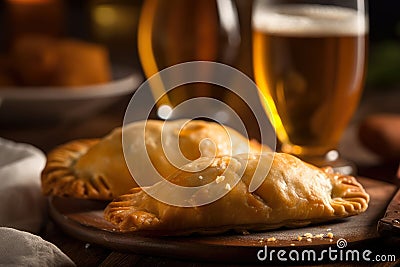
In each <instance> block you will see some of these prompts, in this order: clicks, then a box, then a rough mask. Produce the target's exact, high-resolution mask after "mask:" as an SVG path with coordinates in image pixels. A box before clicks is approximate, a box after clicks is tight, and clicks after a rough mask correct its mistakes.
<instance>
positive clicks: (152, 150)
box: [42, 120, 268, 200]
mask: <svg viewBox="0 0 400 267" xmlns="http://www.w3.org/2000/svg"><path fill="white" fill-rule="evenodd" d="M163 123H164V122H162V121H155V120H148V121H140V122H135V123H132V124H130V125H127V126H125V127H124V131H125V132H124V134H125V138H127V140H128V141H129V142H132V144H133V143H135V142H138V143H145V149H146V151H145V152H146V153H147V154H148V157H149V158H150V160H151V163H152V164H153V166H154V168H155V169H156V170H157V171H158V172H159V174H160V175H161V176H162V177H167V176H169V175H170V174H171V173H173V172H175V171H176V170H177V168H176V167H175V166H174V165H172V164H171V163H170V161H169V159H167V157H166V156H165V154H164V149H169V150H170V151H173V152H176V151H177V149H176V150H174V148H173V147H170V145H169V144H164V143H163V142H162V140H161V133H162V132H163V131H164V134H165V136H166V137H167V138H169V139H172V138H175V137H178V138H179V148H180V149H181V152H182V154H183V155H184V156H185V157H186V158H187V159H189V160H195V159H197V158H199V157H200V156H202V155H203V154H204V155H205V156H212V155H214V153H215V154H216V155H228V154H231V153H232V154H238V153H243V152H244V151H246V150H250V151H253V152H255V151H261V149H268V148H266V147H263V146H261V145H260V144H259V143H258V142H255V141H249V140H248V139H247V138H245V137H243V136H242V135H241V134H239V133H238V132H236V131H235V130H233V129H231V128H229V127H226V128H224V127H223V126H221V125H219V124H217V123H212V122H205V121H200V120H195V121H190V122H189V123H183V122H182V121H171V122H166V123H165V124H166V126H167V127H166V128H163ZM144 126H145V128H144ZM144 129H145V131H144ZM122 131H123V130H122V129H121V128H116V129H115V130H114V131H112V132H111V133H110V134H109V135H107V136H105V137H104V138H102V139H96V140H76V141H72V142H70V143H68V144H65V145H62V146H60V147H57V148H56V149H54V150H53V151H52V152H50V153H49V154H48V156H47V163H46V166H45V168H44V170H43V172H42V189H43V193H44V194H46V195H56V196H65V197H74V198H87V199H101V200H112V199H113V198H115V197H117V196H119V195H121V194H124V193H127V192H128V190H129V189H131V188H133V187H136V186H138V185H137V183H136V182H135V180H134V179H133V178H132V175H131V173H130V172H129V169H128V167H127V164H126V161H128V162H129V161H136V162H137V161H138V157H137V155H138V154H139V153H141V152H143V151H138V149H139V150H140V149H142V148H140V146H136V145H132V146H131V147H130V148H129V149H128V150H127V151H125V152H126V153H125V155H124V153H123V147H122ZM203 140H210V141H211V142H204V143H203V144H201V142H202V141H203ZM200 150H201V151H200ZM204 155H203V156H204ZM125 156H126V158H125ZM138 164H139V165H140V166H143V168H145V167H144V166H145V165H144V164H141V162H138Z"/></svg>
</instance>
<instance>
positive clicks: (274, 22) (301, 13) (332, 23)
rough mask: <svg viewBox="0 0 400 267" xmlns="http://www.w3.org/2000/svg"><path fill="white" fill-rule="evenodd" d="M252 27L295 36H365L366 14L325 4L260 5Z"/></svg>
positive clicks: (256, 10) (366, 28)
mask: <svg viewBox="0 0 400 267" xmlns="http://www.w3.org/2000/svg"><path fill="white" fill-rule="evenodd" d="M254 12H255V13H254V16H253V28H254V29H256V30H257V31H261V32H267V33H272V34H279V35H292V36H297V35H298V36H321V35H322V36H327V35H336V36H337V35H362V34H365V33H367V32H368V26H367V24H368V22H367V17H366V15H365V14H364V13H363V12H357V10H355V9H351V8H344V7H336V6H324V5H297V4H296V5H279V6H258V7H257V8H256V9H255V10H254Z"/></svg>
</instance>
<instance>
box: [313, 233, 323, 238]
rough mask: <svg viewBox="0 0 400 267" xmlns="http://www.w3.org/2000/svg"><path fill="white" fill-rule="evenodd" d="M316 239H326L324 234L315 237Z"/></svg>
mask: <svg viewBox="0 0 400 267" xmlns="http://www.w3.org/2000/svg"><path fill="white" fill-rule="evenodd" d="M314 237H315V238H320V239H322V238H324V234H318V235H315V236H314Z"/></svg>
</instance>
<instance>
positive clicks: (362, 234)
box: [50, 178, 396, 263]
mask: <svg viewBox="0 0 400 267" xmlns="http://www.w3.org/2000/svg"><path fill="white" fill-rule="evenodd" d="M358 181H359V182H360V183H361V184H363V186H364V188H365V189H366V191H367V192H368V193H369V194H370V197H371V200H370V204H369V208H368V210H367V211H366V212H365V213H363V214H361V215H358V216H354V217H350V218H346V219H341V220H336V221H334V222H329V223H324V224H318V225H311V226H308V227H303V228H297V229H279V230H274V231H268V232H261V233H251V234H237V233H226V234H219V235H213V236H199V235H197V236H187V237H152V236H142V235H138V234H126V233H120V232H118V230H117V229H115V227H114V226H113V225H112V224H110V223H108V222H107V221H105V220H104V219H103V209H104V208H105V206H106V205H107V204H108V203H107V202H102V201H92V200H78V199H67V198H59V197H52V198H50V215H51V216H52V218H53V219H54V221H55V222H56V223H57V224H58V225H59V226H60V227H61V228H62V229H63V230H64V231H65V232H66V233H68V234H70V235H72V236H74V237H75V238H78V239H80V240H83V241H85V242H89V243H95V244H99V245H102V246H105V247H109V248H111V249H113V250H121V251H130V252H134V253H136V254H147V255H154V256H162V257H174V258H181V259H191V260H213V261H219V262H220V261H224V262H236V263H239V262H242V263H243V262H246V263H249V262H256V261H257V256H256V255H257V252H258V251H259V250H260V249H263V248H264V246H265V245H267V246H268V249H286V250H288V249H296V250H302V249H316V250H321V249H323V248H327V247H329V246H334V247H335V248H337V245H336V242H337V241H338V240H339V239H345V241H346V242H347V245H348V246H350V245H351V244H357V243H359V242H363V241H367V240H372V239H374V238H377V237H378V233H377V230H376V225H377V222H378V220H379V219H380V218H381V217H382V216H383V215H384V213H385V210H386V206H387V205H388V203H389V202H390V200H391V198H392V196H393V194H394V193H395V191H396V186H394V185H392V184H388V183H385V182H381V181H376V180H372V179H368V178H358ZM328 232H331V233H333V235H334V236H333V238H328V237H326V234H327V233H328ZM305 233H311V234H312V235H313V236H315V235H318V234H324V236H325V237H324V238H312V239H311V242H310V240H308V241H307V238H306V237H303V238H302V240H301V241H298V240H297V237H298V236H303V235H304V234H305ZM272 237H273V238H275V239H276V241H268V239H269V238H272Z"/></svg>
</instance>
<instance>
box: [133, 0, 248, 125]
mask: <svg viewBox="0 0 400 267" xmlns="http://www.w3.org/2000/svg"><path fill="white" fill-rule="evenodd" d="M240 42H241V38H240V25H239V18H238V13H237V9H236V6H235V3H234V2H233V1H232V0H202V1H197V0H169V1H165V0H145V1H144V3H143V7H142V11H141V16H140V20H139V29H138V50H139V57H140V61H141V65H142V68H143V70H144V73H145V75H146V77H147V78H149V77H151V76H152V75H153V74H155V73H157V72H158V71H160V70H162V69H165V68H167V67H170V66H173V65H175V64H179V63H183V62H188V61H197V60H202V61H217V62H221V63H225V64H230V65H232V64H233V63H234V62H235V59H236V57H237V55H238V51H239V47H240ZM202 71H207V70H202ZM209 75H213V74H212V73H210V74H209ZM152 93H153V96H154V98H155V99H158V98H159V97H161V96H162V95H163V94H164V93H165V88H163V83H162V81H159V83H156V84H152ZM195 97H212V98H216V99H218V100H221V101H225V100H226V99H227V98H231V97H235V96H232V94H231V93H230V92H229V91H228V90H227V89H224V88H222V87H219V86H216V85H212V84H206V83H195V84H187V85H183V86H179V87H177V88H174V89H173V90H171V91H170V92H169V93H168V95H164V96H163V97H161V99H160V100H159V101H158V103H157V106H158V107H160V106H163V105H164V107H165V106H170V107H171V108H173V107H175V106H176V105H178V104H180V103H182V102H184V101H186V100H188V99H190V98H195ZM160 110H161V109H159V111H160ZM158 115H159V117H160V118H163V119H165V114H164V115H163V114H162V113H160V112H158Z"/></svg>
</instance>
